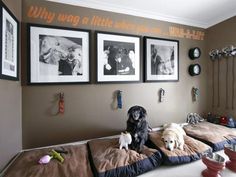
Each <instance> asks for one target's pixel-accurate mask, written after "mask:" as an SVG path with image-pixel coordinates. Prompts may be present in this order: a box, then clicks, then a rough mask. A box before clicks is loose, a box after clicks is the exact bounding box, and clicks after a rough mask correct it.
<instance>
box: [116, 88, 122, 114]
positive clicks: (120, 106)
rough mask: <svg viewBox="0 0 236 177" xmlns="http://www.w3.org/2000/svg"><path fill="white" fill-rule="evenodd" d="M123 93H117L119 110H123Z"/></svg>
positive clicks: (119, 91)
mask: <svg viewBox="0 0 236 177" xmlns="http://www.w3.org/2000/svg"><path fill="white" fill-rule="evenodd" d="M121 93H122V91H121V90H118V91H117V107H118V109H122V95H121Z"/></svg>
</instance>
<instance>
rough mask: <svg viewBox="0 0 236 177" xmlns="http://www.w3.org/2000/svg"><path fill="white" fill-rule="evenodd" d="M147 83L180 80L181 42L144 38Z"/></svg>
mask: <svg viewBox="0 0 236 177" xmlns="http://www.w3.org/2000/svg"><path fill="white" fill-rule="evenodd" d="M144 53H145V57H144V58H145V82H164V81H178V80H179V41H177V40H169V39H161V38H152V37H144Z"/></svg>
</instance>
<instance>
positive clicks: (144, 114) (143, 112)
mask: <svg viewBox="0 0 236 177" xmlns="http://www.w3.org/2000/svg"><path fill="white" fill-rule="evenodd" d="M139 110H140V112H141V114H142V117H146V115H147V111H146V109H144V108H143V107H142V106H140V108H139Z"/></svg>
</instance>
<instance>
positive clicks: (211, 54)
mask: <svg viewBox="0 0 236 177" xmlns="http://www.w3.org/2000/svg"><path fill="white" fill-rule="evenodd" d="M209 55H210V58H211V61H212V108H214V107H215V61H216V52H215V49H212V50H211V51H210V53H209Z"/></svg>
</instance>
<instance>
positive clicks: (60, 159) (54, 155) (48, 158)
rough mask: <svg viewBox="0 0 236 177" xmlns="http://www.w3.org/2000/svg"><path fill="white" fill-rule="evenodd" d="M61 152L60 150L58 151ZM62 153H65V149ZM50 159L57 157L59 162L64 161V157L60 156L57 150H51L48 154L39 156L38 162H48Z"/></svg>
mask: <svg viewBox="0 0 236 177" xmlns="http://www.w3.org/2000/svg"><path fill="white" fill-rule="evenodd" d="M60 152H62V151H60ZM62 153H67V152H66V151H63V152H62ZM51 159H57V160H58V161H59V162H61V163H62V162H64V158H63V157H62V156H61V154H60V153H59V152H57V151H56V150H53V149H52V150H51V152H50V155H45V156H43V157H41V158H40V159H39V161H38V163H39V164H47V163H49V162H50V160H51Z"/></svg>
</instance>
